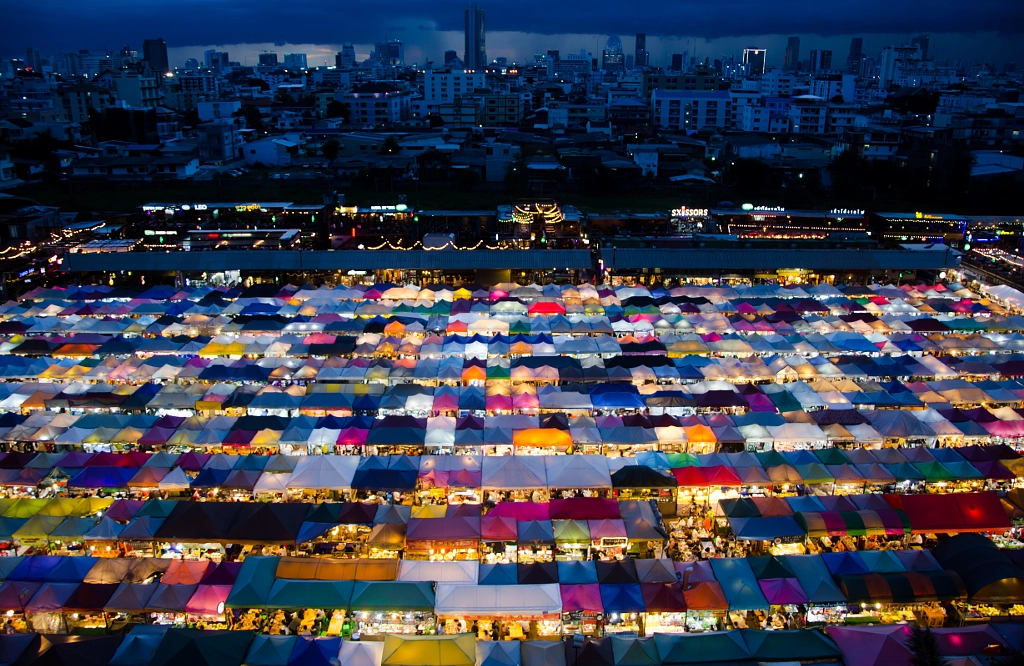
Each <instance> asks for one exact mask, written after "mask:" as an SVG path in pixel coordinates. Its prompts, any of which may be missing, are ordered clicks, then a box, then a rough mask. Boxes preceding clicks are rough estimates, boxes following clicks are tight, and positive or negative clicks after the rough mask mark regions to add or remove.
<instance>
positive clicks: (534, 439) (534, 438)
mask: <svg viewBox="0 0 1024 666" xmlns="http://www.w3.org/2000/svg"><path fill="white" fill-rule="evenodd" d="M512 444H513V445H515V446H536V447H542V446H572V435H570V434H569V433H568V432H566V431H565V430H559V429H558V428H530V429H528V430H516V431H515V432H513V433H512Z"/></svg>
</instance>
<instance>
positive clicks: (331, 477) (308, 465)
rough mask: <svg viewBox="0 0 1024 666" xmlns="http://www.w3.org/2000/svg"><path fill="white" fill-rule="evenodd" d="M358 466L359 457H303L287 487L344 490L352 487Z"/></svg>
mask: <svg viewBox="0 0 1024 666" xmlns="http://www.w3.org/2000/svg"><path fill="white" fill-rule="evenodd" d="M358 465H359V456H303V457H302V459H301V460H299V462H298V463H297V464H296V465H295V471H294V472H292V478H291V479H290V480H289V481H288V487H289V488H322V489H324V490H345V489H348V488H351V487H352V478H353V477H354V476H355V475H356V467H357V466H358Z"/></svg>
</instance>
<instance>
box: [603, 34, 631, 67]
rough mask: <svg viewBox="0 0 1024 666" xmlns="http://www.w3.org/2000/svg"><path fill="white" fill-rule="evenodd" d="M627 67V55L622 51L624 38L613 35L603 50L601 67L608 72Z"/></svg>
mask: <svg viewBox="0 0 1024 666" xmlns="http://www.w3.org/2000/svg"><path fill="white" fill-rule="evenodd" d="M625 68H626V57H625V55H624V54H623V53H622V40H621V39H619V36H618V35H612V36H611V37H609V38H608V42H607V43H606V44H605V46H604V51H602V52H601V69H603V70H604V71H606V72H621V71H623V70H624V69H625Z"/></svg>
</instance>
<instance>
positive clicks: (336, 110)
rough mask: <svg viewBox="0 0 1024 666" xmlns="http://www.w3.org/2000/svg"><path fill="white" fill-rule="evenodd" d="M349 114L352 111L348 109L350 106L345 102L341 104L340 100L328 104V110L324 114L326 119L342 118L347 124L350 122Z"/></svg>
mask: <svg viewBox="0 0 1024 666" xmlns="http://www.w3.org/2000/svg"><path fill="white" fill-rule="evenodd" d="M349 114H350V111H349V108H348V104H345V103H343V102H339V101H338V100H336V99H334V100H331V101H330V103H328V104H327V110H326V111H325V112H324V117H325V118H341V119H342V120H344V121H345V122H346V123H347V122H348V117H349Z"/></svg>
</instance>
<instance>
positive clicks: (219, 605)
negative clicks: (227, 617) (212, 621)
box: [217, 601, 224, 615]
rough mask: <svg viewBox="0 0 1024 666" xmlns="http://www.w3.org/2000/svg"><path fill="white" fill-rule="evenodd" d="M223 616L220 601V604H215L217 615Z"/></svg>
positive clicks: (222, 604)
mask: <svg viewBox="0 0 1024 666" xmlns="http://www.w3.org/2000/svg"><path fill="white" fill-rule="evenodd" d="M223 614H224V602H223V601H221V602H220V603H218V604H217V615H223Z"/></svg>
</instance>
